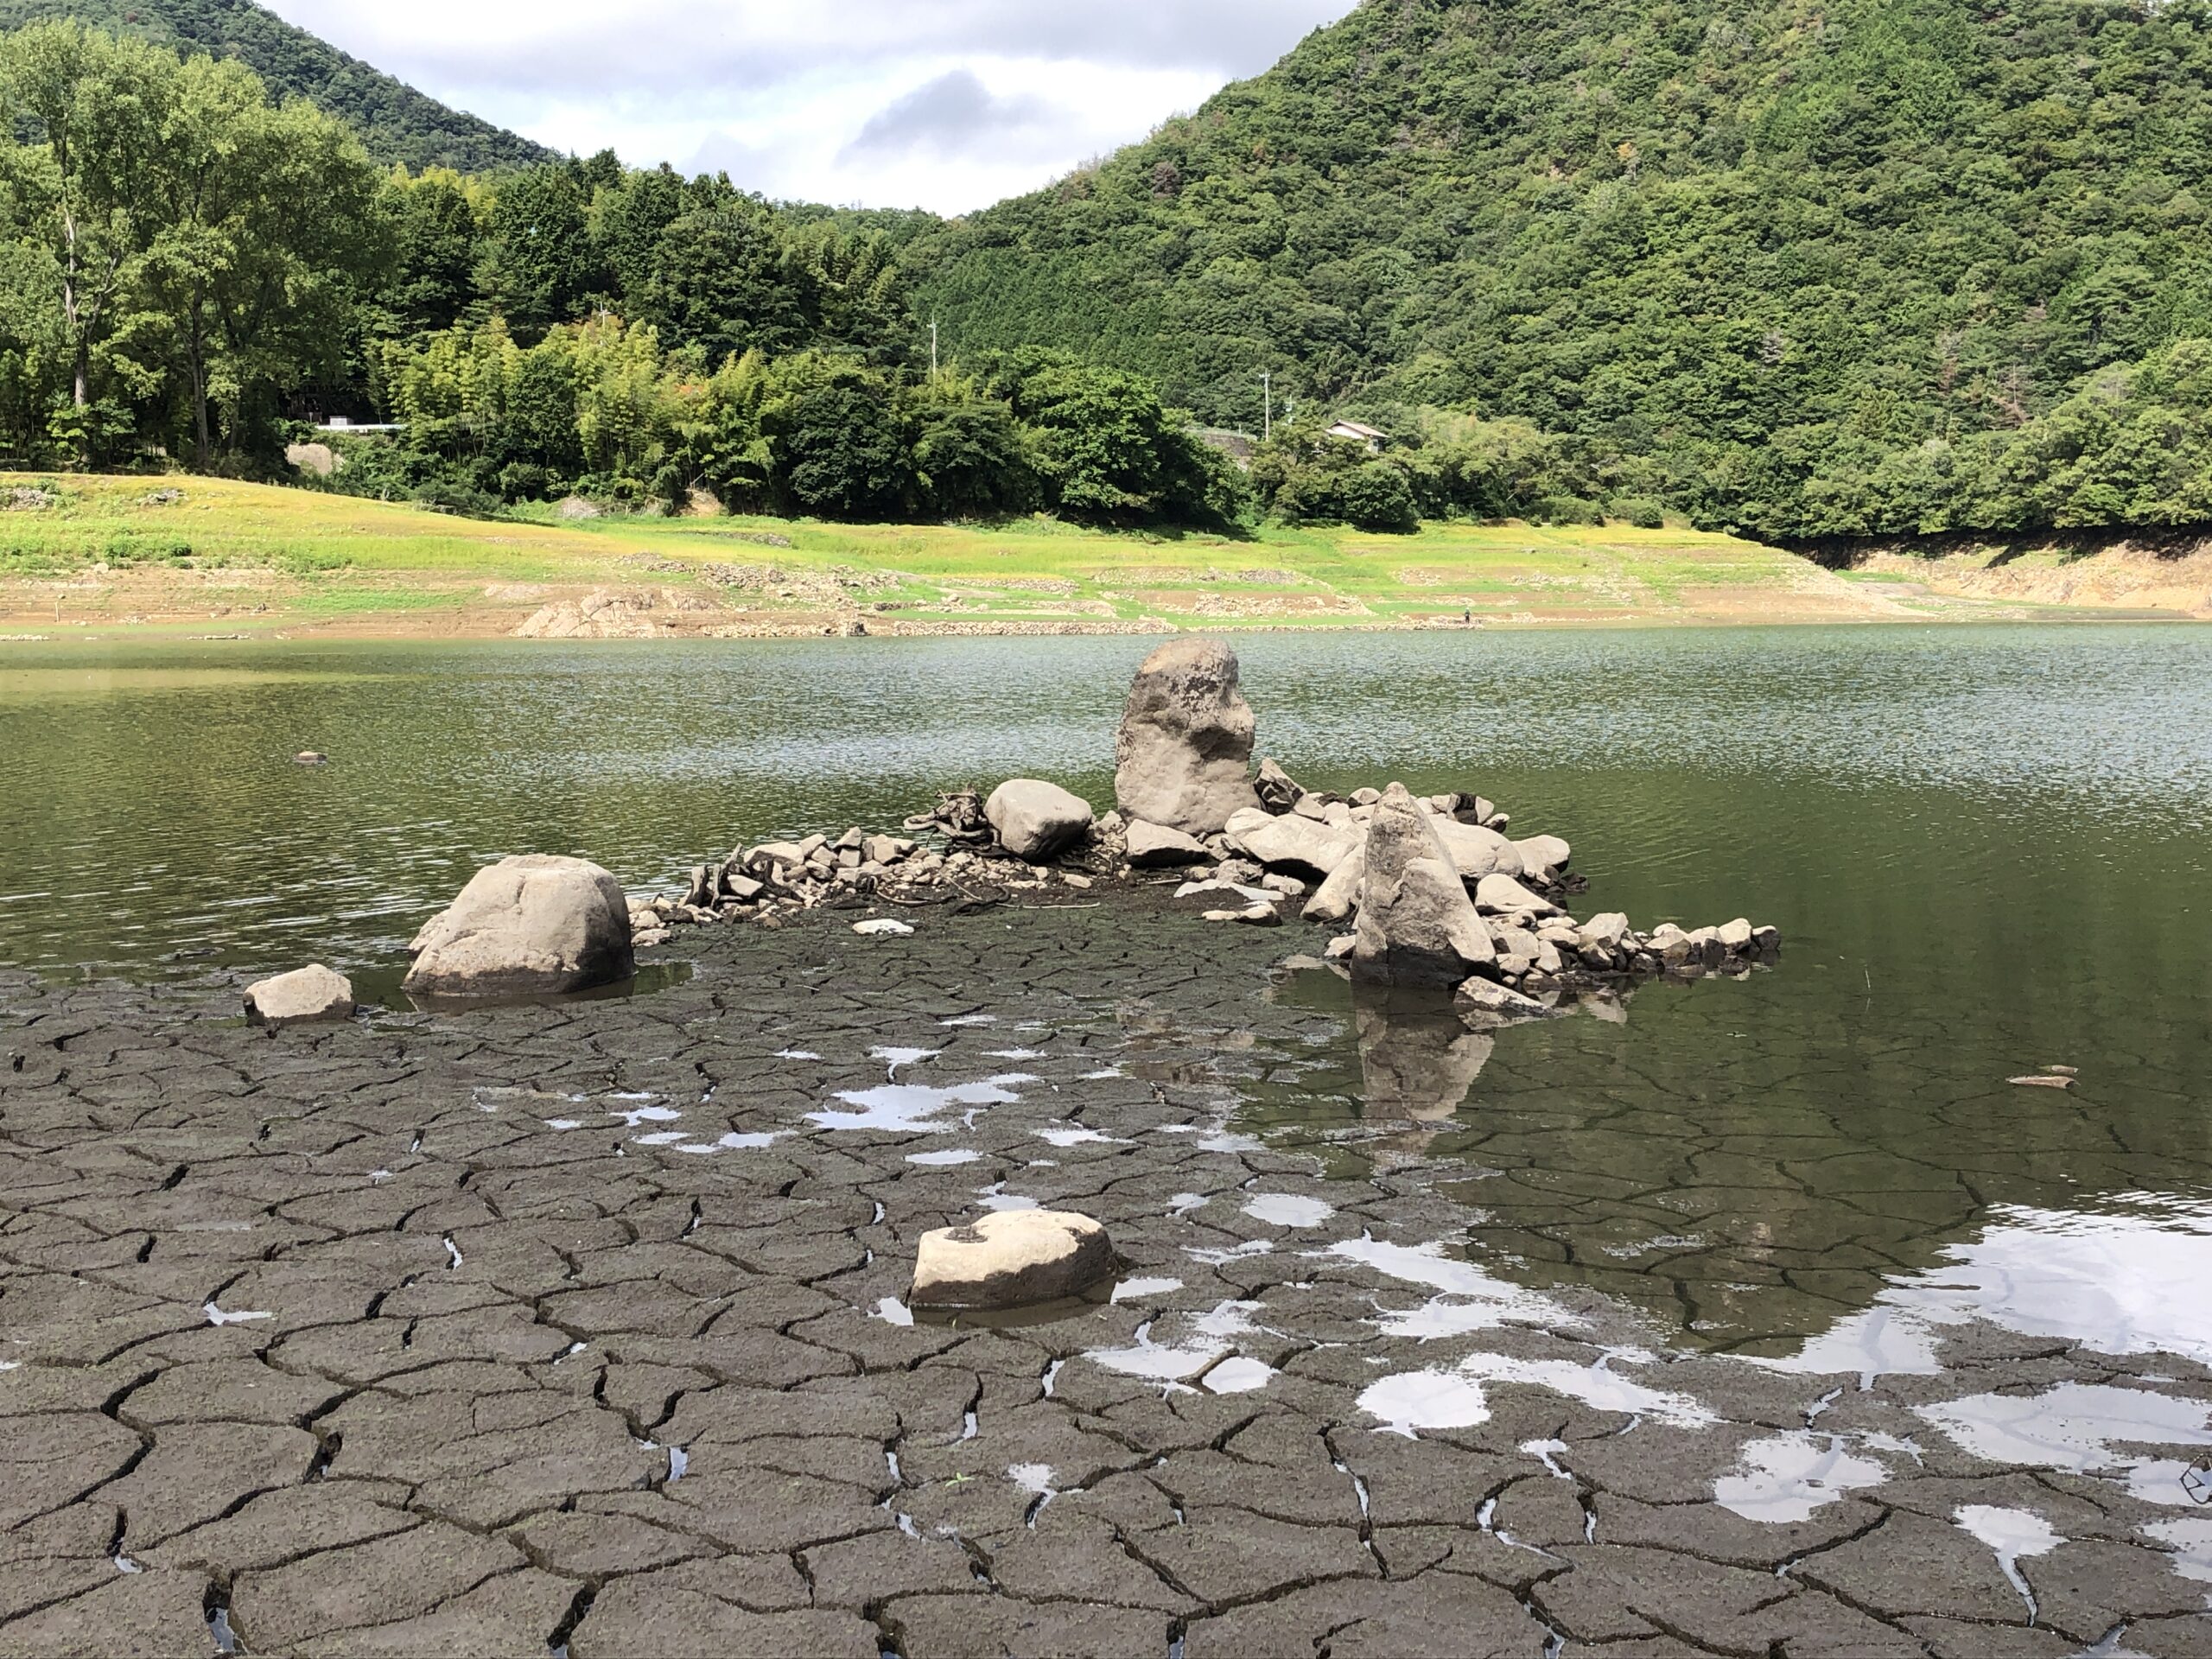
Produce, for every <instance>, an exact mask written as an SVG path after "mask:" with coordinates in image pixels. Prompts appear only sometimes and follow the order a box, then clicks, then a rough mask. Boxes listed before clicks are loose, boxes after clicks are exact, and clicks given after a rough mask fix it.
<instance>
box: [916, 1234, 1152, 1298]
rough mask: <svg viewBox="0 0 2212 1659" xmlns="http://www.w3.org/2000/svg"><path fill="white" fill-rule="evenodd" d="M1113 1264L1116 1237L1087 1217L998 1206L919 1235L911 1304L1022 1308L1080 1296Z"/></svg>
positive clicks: (1102, 1277)
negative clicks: (963, 1220)
mask: <svg viewBox="0 0 2212 1659" xmlns="http://www.w3.org/2000/svg"><path fill="white" fill-rule="evenodd" d="M1113 1270H1114V1245H1113V1241H1112V1240H1111V1239H1109V1237H1108V1236H1107V1235H1106V1230H1105V1228H1103V1227H1102V1226H1101V1225H1099V1224H1098V1223H1096V1222H1095V1221H1093V1220H1092V1219H1091V1218H1090V1217H1089V1216H1079V1215H1077V1214H1075V1213H1074V1212H1072V1211H1065V1210H1002V1211H997V1212H996V1213H995V1214H992V1215H988V1216H983V1217H979V1218H978V1219H976V1220H975V1221H971V1222H968V1223H966V1224H963V1225H961V1226H958V1227H940V1228H938V1230H935V1231H934V1232H927V1233H924V1234H923V1235H922V1240H921V1243H920V1245H919V1247H918V1249H917V1250H916V1252H915V1255H914V1287H913V1289H912V1291H911V1292H910V1293H908V1294H907V1297H906V1305H907V1306H909V1307H927V1308H939V1309H944V1310H948V1311H950V1310H958V1309H984V1308H1003V1307H1022V1306H1028V1305H1030V1304H1033V1303H1036V1302H1054V1301H1058V1300H1062V1299H1063V1298H1065V1297H1069V1296H1079V1295H1081V1294H1083V1293H1084V1291H1086V1290H1088V1289H1090V1287H1092V1286H1093V1285H1096V1284H1097V1283H1098V1282H1099V1281H1101V1280H1103V1279H1104V1278H1105V1277H1106V1275H1107V1274H1109V1273H1111V1272H1112V1271H1113Z"/></svg>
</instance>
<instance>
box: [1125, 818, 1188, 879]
mask: <svg viewBox="0 0 2212 1659" xmlns="http://www.w3.org/2000/svg"><path fill="white" fill-rule="evenodd" d="M1205 858H1206V845H1205V842H1202V841H1200V840H1199V839H1198V837H1197V836H1186V835H1185V834H1184V833H1183V832H1182V831H1181V830H1180V829H1170V828H1168V827H1167V826H1166V824H1164V823H1146V822H1145V821H1144V820H1143V819H1142V818H1133V819H1131V820H1130V821H1129V833H1128V859H1129V862H1130V863H1132V864H1134V865H1135V866H1136V868H1139V869H1141V870H1152V869H1161V868H1173V867H1174V866H1176V865H1179V864H1198V863H1203V862H1204V861H1205Z"/></svg>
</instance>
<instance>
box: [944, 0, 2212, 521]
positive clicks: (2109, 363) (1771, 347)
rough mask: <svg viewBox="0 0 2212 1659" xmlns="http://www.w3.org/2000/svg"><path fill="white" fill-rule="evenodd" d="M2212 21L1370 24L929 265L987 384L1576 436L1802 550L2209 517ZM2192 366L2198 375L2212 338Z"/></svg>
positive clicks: (1890, 13) (1388, 7) (1812, 17)
mask: <svg viewBox="0 0 2212 1659" xmlns="http://www.w3.org/2000/svg"><path fill="white" fill-rule="evenodd" d="M2209 22H2212V11H2209V10H2208V8H2207V6H2206V5H2205V4H2203V3H2199V0H2177V3H2171V4H2152V3H2115V0H1830V3H1817V4H1816V3H1810V0H1583V3H1580V4H1575V5H1565V4H1560V3H1556V0H1551V3H1538V0H1484V3H1447V0H1365V3H1363V4H1362V5H1361V6H1360V7H1359V9H1358V10H1357V11H1355V12H1354V13H1353V14H1351V16H1349V17H1347V18H1346V19H1345V20H1344V21H1343V22H1340V23H1338V24H1337V25H1335V26H1333V27H1332V28H1330V29H1324V30H1321V31H1319V32H1317V33H1316V34H1314V35H1312V36H1310V37H1308V39H1307V40H1306V41H1305V42H1304V43H1303V44H1302V45H1301V46H1300V47H1299V48H1298V49H1297V50H1295V51H1294V52H1293V53H1292V54H1290V55H1289V56H1288V57H1287V58H1286V59H1285V60H1283V61H1282V62H1281V63H1280V64H1279V65H1277V66H1276V67H1274V69H1272V70H1270V71H1268V73H1265V74H1263V75H1262V76H1260V77H1258V78H1257V79H1253V80H1250V81H1247V82H1243V83H1241V84H1239V85H1236V86H1231V87H1230V88H1229V89H1227V90H1226V91H1224V92H1222V93H1220V94H1219V95H1218V96H1217V97H1215V98H1214V99H1211V100H1210V101H1209V102H1208V103H1207V104H1206V105H1204V106H1203V107H1202V108H1201V109H1200V110H1198V111H1197V112H1196V113H1195V114H1194V115H1192V116H1191V117H1189V118H1182V119H1178V120H1175V121H1173V122H1170V123H1169V124H1167V125H1166V127H1164V128H1163V129H1161V130H1160V131H1159V132H1158V133H1157V134H1155V135H1154V137H1153V138H1151V139H1150V140H1149V141H1147V142H1146V143H1141V144H1138V145H1135V146H1133V147H1131V148H1129V149H1125V150H1123V151H1122V152H1120V153H1119V154H1117V155H1116V156H1112V157H1111V158H1109V160H1107V161H1106V162H1103V164H1101V165H1099V166H1097V167H1096V168H1091V169H1087V170H1084V171H1083V172H1079V173H1077V174H1076V175H1072V176H1071V177H1069V178H1068V179H1066V180H1065V181H1061V182H1060V183H1059V184H1058V185H1057V186H1055V187H1053V188H1050V189H1047V190H1045V191H1042V192H1039V193H1038V194H1033V195H1031V196H1027V197H1025V198H1021V199H1020V200H1014V201H1010V202H1007V203H1003V204H1001V205H1000V206H999V207H994V208H992V209H990V210H988V211H987V212H983V213H977V214H976V215H974V216H973V217H972V218H970V219H968V220H966V221H963V223H961V224H959V225H957V226H953V227H950V228H949V229H948V230H946V231H945V232H941V233H939V234H938V236H937V237H935V238H930V239H929V240H928V241H927V242H925V245H924V250H923V254H922V257H921V260H920V264H919V270H920V271H921V274H922V277H923V280H922V283H921V285H920V288H919V290H918V294H917V296H916V300H917V308H918V310H922V311H924V312H929V311H934V312H935V313H936V314H937V315H939V316H940V317H941V318H942V319H943V321H944V329H945V337H946V338H947V339H948V340H950V341H951V342H953V343H954V345H955V346H957V348H958V349H960V350H962V351H963V352H967V353H976V352H978V351H981V350H984V349H988V348H994V347H1002V346H1014V345H1020V344H1029V343H1036V344H1052V345H1056V346H1066V347H1069V348H1071V349H1073V350H1076V351H1079V352H1084V353H1093V354H1096V355H1098V356H1101V357H1103V358H1106V359H1110V360H1114V361H1116V362H1119V363H1122V364H1123V365H1128V366H1130V367H1134V368H1138V369H1142V370H1146V371H1148V372H1152V373H1154V374H1155V375H1156V376H1158V377H1159V378H1160V379H1161V381H1162V382H1163V385H1164V389H1165V390H1166V392H1167V393H1168V394H1169V395H1170V396H1172V397H1174V398H1176V399H1177V400H1178V401H1180V402H1183V403H1186V404H1189V405H1190V406H1191V407H1192V408H1193V409H1194V410H1196V411H1197V413H1198V416H1200V418H1201V419H1203V420H1205V421H1208V422H1211V423H1221V424H1224V425H1235V426H1241V427H1246V428H1250V427H1253V426H1255V425H1256V424H1257V422H1258V416H1259V386H1258V376H1259V372H1260V371H1261V370H1262V369H1268V370H1272V371H1273V372H1274V377H1275V386H1276V389H1277V391H1278V394H1281V393H1285V392H1287V393H1288V394H1289V395H1290V396H1291V397H1294V398H1296V399H1297V400H1299V401H1300V402H1301V403H1303V404H1306V405H1307V406H1309V407H1325V408H1328V409H1330V410H1342V411H1348V412H1354V413H1363V414H1364V415H1365V416H1366V417H1367V418H1369V419H1370V420H1372V421H1374V422H1376V423H1377V424H1380V425H1382V426H1383V427H1384V428H1386V429H1391V430H1394V431H1400V432H1408V433H1410V432H1411V431H1414V430H1417V429H1419V428H1420V426H1421V416H1420V415H1419V413H1418V411H1419V410H1420V408H1421V406H1422V405H1434V406H1438V407H1441V408H1447V409H1459V410H1468V409H1473V410H1479V411H1480V412H1481V413H1482V414H1483V415H1484V416H1493V417H1499V416H1503V417H1511V418H1515V419H1519V420H1525V421H1527V422H1529V423H1534V424H1535V426H1537V427H1540V428H1541V429H1545V430H1546V431H1548V432H1549V433H1552V434H1556V435H1567V436H1568V437H1570V438H1572V439H1573V440H1574V441H1575V442H1579V443H1580V444H1581V445H1582V446H1583V447H1584V448H1585V449H1586V451H1587V452H1588V453H1589V454H1592V455H1594V456H1595V457H1597V458H1598V461H1599V463H1600V464H1601V470H1604V471H1605V472H1606V473H1607V474H1608V475H1609V476H1611V478H1612V479H1613V480H1615V486H1616V487H1617V488H1618V490H1619V491H1621V492H1624V493H1645V494H1651V495H1656V496H1661V497H1663V498H1664V499H1666V500H1667V501H1668V502H1669V504H1670V505H1678V506H1681V507H1683V508H1686V509H1688V511H1690V512H1693V513H1694V514H1695V516H1696V517H1697V518H1698V519H1699V521H1700V522H1701V523H1706V524H1741V525H1743V526H1745V527H1747V528H1751V529H1755V530H1758V531H1764V532H1767V533H1772V534H1781V535H1790V534H1815V533H1839V532H1840V533H1853V532H1864V531H1897V530H1903V531H1913V530H1939V529H1947V528H1957V527H1988V526H1997V527H2004V526H2007V525H2014V524H2054V523H2055V524H2105V523H2145V522H2152V523H2175V522H2203V521H2204V520H2206V519H2208V518H2212V431H2208V429H2207V426H2206V417H2205V414H2204V405H2205V403H2206V397H2205V392H2206V382H2207V380H2208V377H2209V376H2212V346H2205V345H2204V344H2203V343H2202V340H2201V337H2202V336H2207V335H2212V230H2209V229H2208V226H2212V186H2208V184H2207V183H2206V180H2207V177H2208V173H2209V172H2212V168H2208V163H2212V29H2208V27H2207V25H2208V23H2209ZM2177 342H2179V343H2177Z"/></svg>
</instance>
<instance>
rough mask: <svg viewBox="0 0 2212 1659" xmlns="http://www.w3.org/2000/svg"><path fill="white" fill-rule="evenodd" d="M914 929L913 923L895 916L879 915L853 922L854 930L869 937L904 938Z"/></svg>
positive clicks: (862, 936)
mask: <svg viewBox="0 0 2212 1659" xmlns="http://www.w3.org/2000/svg"><path fill="white" fill-rule="evenodd" d="M853 931H854V932H855V933H857V934H859V935H860V936H861V938H868V939H903V938H906V936H907V935H909V934H911V933H912V931H914V930H913V927H912V925H911V924H909V923H906V922H902V921H900V920H899V918H897V917H895V916H877V917H873V918H870V919H869V920H868V921H865V922H855V923H854V924H853Z"/></svg>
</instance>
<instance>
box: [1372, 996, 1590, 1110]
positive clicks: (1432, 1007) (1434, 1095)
mask: <svg viewBox="0 0 2212 1659" xmlns="http://www.w3.org/2000/svg"><path fill="white" fill-rule="evenodd" d="M1552 1014H1592V1015H1594V1016H1595V1017H1596V1018H1598V1019H1600V1020H1606V1021H1608V1022H1609V1023H1613V1024H1618V1023H1621V1022H1623V1021H1624V1020H1626V1019H1627V1018H1628V1013H1627V1008H1626V1005H1625V1002H1624V999H1623V997H1622V996H1621V995H1619V994H1618V993H1616V992H1614V991H1612V990H1611V989H1599V990H1592V991H1590V992H1587V993H1586V994H1584V995H1581V996H1580V997H1578V998H1572V999H1561V998H1560V997H1559V996H1558V995H1556V994H1554V995H1553V996H1552V997H1551V998H1550V999H1549V1001H1548V1003H1547V1005H1546V1006H1545V1008H1544V1012H1543V1014H1538V1015H1534V1016H1529V1017H1528V1018H1522V1019H1507V1018H1499V1017H1497V1016H1494V1015H1489V1014H1482V1013H1480V1012H1479V1011H1475V1010H1470V1009H1468V1008H1467V1007H1465V1006H1464V1005H1459V1006H1455V1005H1454V1004H1453V1003H1452V1001H1451V1000H1450V997H1449V995H1446V994H1439V993H1436V992H1433V991H1424V990H1421V989H1419V988H1409V987H1404V986H1400V987H1396V988H1387V989H1386V988H1379V987H1377V988H1369V987H1366V986H1360V987H1357V988H1356V989H1355V990H1354V991H1353V994H1352V1026H1353V1029H1354V1030H1355V1031H1356V1032H1357V1034H1358V1038H1359V1064H1360V1070H1361V1071H1362V1073H1363V1075H1364V1077H1365V1082H1366V1090H1365V1094H1364V1096H1363V1099H1364V1103H1365V1108H1366V1109H1365V1113H1364V1116H1367V1117H1369V1118H1370V1119H1377V1118H1380V1119H1389V1118H1401V1117H1402V1118H1408V1119H1410V1120H1412V1121H1413V1122H1418V1123H1440V1122H1445V1121H1446V1120H1448V1119H1449V1118H1450V1117H1452V1115H1453V1114H1454V1113H1456V1112H1457V1111H1458V1110H1459V1108H1460V1107H1461V1106H1462V1105H1464V1104H1465V1103H1466V1099H1467V1096H1468V1094H1469V1093H1470V1092H1471V1090H1473V1088H1474V1086H1475V1079H1476V1078H1477V1077H1480V1076H1481V1075H1482V1070H1483V1067H1484V1066H1485V1065H1489V1064H1490V1058H1491V1055H1492V1054H1493V1053H1495V1052H1497V1038H1496V1037H1495V1036H1493V1035H1492V1034H1491V1033H1492V1032H1493V1031H1495V1030H1497V1028H1499V1027H1504V1026H1510V1025H1523V1024H1526V1023H1528V1019H1529V1018H1536V1019H1541V1018H1544V1017H1547V1016H1549V1015H1552ZM1471 1027H1479V1028H1478V1029H1474V1028H1471Z"/></svg>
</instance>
